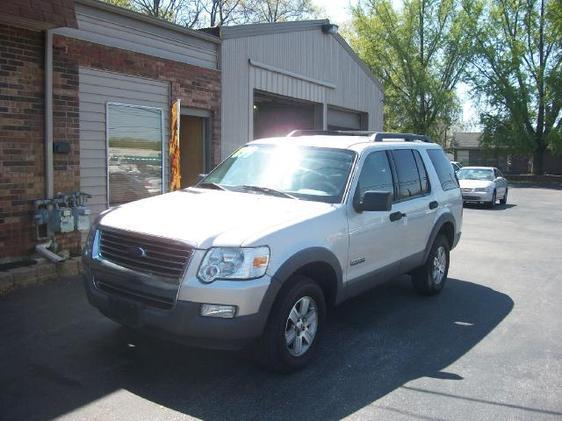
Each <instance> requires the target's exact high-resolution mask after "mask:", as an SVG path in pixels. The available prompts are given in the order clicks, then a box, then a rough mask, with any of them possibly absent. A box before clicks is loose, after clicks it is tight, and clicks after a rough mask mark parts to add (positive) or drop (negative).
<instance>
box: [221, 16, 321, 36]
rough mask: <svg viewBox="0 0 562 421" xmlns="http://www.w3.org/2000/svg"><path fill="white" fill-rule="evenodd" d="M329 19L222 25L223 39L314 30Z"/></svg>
mask: <svg viewBox="0 0 562 421" xmlns="http://www.w3.org/2000/svg"><path fill="white" fill-rule="evenodd" d="M328 23H330V21H329V20H328V19H317V20H295V21H290V22H271V23H250V24H246V25H232V26H221V27H220V34H221V38H222V39H232V38H242V37H247V36H251V35H264V34H269V33H272V32H277V33H279V32H295V31H312V30H315V29H321V28H322V25H325V24H328Z"/></svg>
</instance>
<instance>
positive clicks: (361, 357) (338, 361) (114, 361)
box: [0, 187, 562, 420]
mask: <svg viewBox="0 0 562 421" xmlns="http://www.w3.org/2000/svg"><path fill="white" fill-rule="evenodd" d="M509 200H510V203H508V205H507V206H498V207H496V208H495V209H492V210H489V209H485V208H479V207H470V208H465V211H464V226H463V236H462V239H461V242H460V244H459V246H458V247H457V248H456V249H455V250H454V251H453V252H452V254H451V259H452V263H451V269H450V272H449V280H448V284H447V285H446V287H445V290H444V291H443V293H442V294H441V295H439V296H437V297H430V298H426V297H420V296H418V295H416V294H415V293H414V291H413V290H412V288H411V285H410V282H409V278H408V277H407V276H404V277H401V278H399V279H397V280H395V281H392V282H390V283H388V284H386V285H383V286H380V287H378V288H376V289H374V290H372V291H370V292H368V293H366V294H363V295H362V296H360V297H358V298H356V299H353V300H351V301H349V302H347V303H345V304H344V305H342V306H340V307H339V308H337V309H336V311H335V312H334V313H333V314H331V316H330V318H329V323H328V324H329V325H328V328H327V331H326V332H325V333H326V335H325V337H324V340H323V342H322V344H321V345H322V346H321V348H320V352H319V355H318V358H317V359H316V360H315V361H314V362H313V363H312V364H311V365H310V366H309V367H308V368H306V369H305V370H303V371H301V372H298V373H296V374H292V375H279V374H275V373H271V372H268V371H265V370H263V369H261V368H260V367H258V366H256V365H255V364H254V363H253V362H252V360H251V359H250V358H247V356H246V355H244V353H232V352H219V351H208V350H197V349H190V348H187V347H185V346H182V345H176V344H173V343H168V342H163V341H159V340H155V339H147V338H144V337H142V336H138V335H136V334H131V333H129V332H128V331H127V330H125V329H123V328H121V327H120V326H118V325H117V324H115V323H113V322H112V321H110V320H107V319H105V318H104V317H103V316H102V315H101V314H99V313H98V312H97V310H95V309H94V308H92V307H90V306H89V305H88V303H87V301H86V298H85V295H84V292H83V290H82V286H81V283H80V282H79V281H78V279H65V280H60V281H57V282H54V283H50V284H46V285H41V286H35V287H30V288H27V289H23V290H19V291H15V292H12V293H10V294H8V295H7V296H4V297H0V419H1V420H32V419H41V420H42V419H52V418H55V417H61V418H63V419H84V420H85V419H88V420H90V419H99V420H113V419H116V420H117V419H139V420H140V419H146V420H164V419H165V420H170V419H185V418H190V417H191V418H201V419H229V420H232V419H244V420H274V419H287V420H289V419H322V420H330V419H340V418H344V417H350V418H351V419H382V420H392V419H443V420H460V419H462V420H490V419H493V420H503V419H521V420H528V419H545V420H554V419H562V307H561V304H560V303H562V253H561V252H562V190H561V189H555V188H538V187H530V188H529V187H528V188H521V187H520V188H512V189H511V190H510V198H509Z"/></svg>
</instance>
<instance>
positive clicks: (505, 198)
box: [500, 189, 508, 205]
mask: <svg viewBox="0 0 562 421" xmlns="http://www.w3.org/2000/svg"><path fill="white" fill-rule="evenodd" d="M507 191H508V190H507V189H505V194H504V195H503V198H502V199H500V205H505V204H507Z"/></svg>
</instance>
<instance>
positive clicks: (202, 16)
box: [104, 0, 318, 28]
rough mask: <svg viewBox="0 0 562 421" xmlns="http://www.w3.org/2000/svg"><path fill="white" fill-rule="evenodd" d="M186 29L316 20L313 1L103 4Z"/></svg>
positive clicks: (126, 0)
mask: <svg viewBox="0 0 562 421" xmlns="http://www.w3.org/2000/svg"><path fill="white" fill-rule="evenodd" d="M104 1H106V2H107V3H110V4H114V5H116V6H120V7H125V8H128V9H132V10H134V11H136V12H139V13H143V14H145V15H149V16H154V17H157V18H160V19H165V20H167V21H169V22H172V23H176V24H179V25H183V26H186V27H188V28H203V27H209V26H211V27H213V26H223V25H230V24H244V23H263V22H283V21H289V20H299V19H308V18H312V17H315V16H316V14H317V13H318V9H317V8H316V7H314V6H313V5H312V0H104Z"/></svg>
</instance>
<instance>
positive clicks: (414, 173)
mask: <svg viewBox="0 0 562 421" xmlns="http://www.w3.org/2000/svg"><path fill="white" fill-rule="evenodd" d="M392 163H393V166H394V171H395V173H396V178H397V180H396V181H397V183H396V184H397V198H396V202H395V203H394V205H393V206H392V212H391V215H390V217H391V218H392V219H394V220H395V221H396V222H398V224H399V226H400V234H399V237H400V242H399V245H398V247H399V248H400V254H401V258H402V259H405V258H409V257H412V256H416V255H421V253H423V251H424V250H425V247H426V244H427V241H428V238H429V233H430V231H431V228H432V225H433V214H434V213H435V212H436V210H437V205H438V204H437V202H435V201H434V200H432V198H431V195H430V192H431V186H430V185H429V179H428V176H427V171H426V168H425V165H424V162H423V159H422V157H421V155H420V153H419V151H417V150H415V149H395V150H393V151H392Z"/></svg>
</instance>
